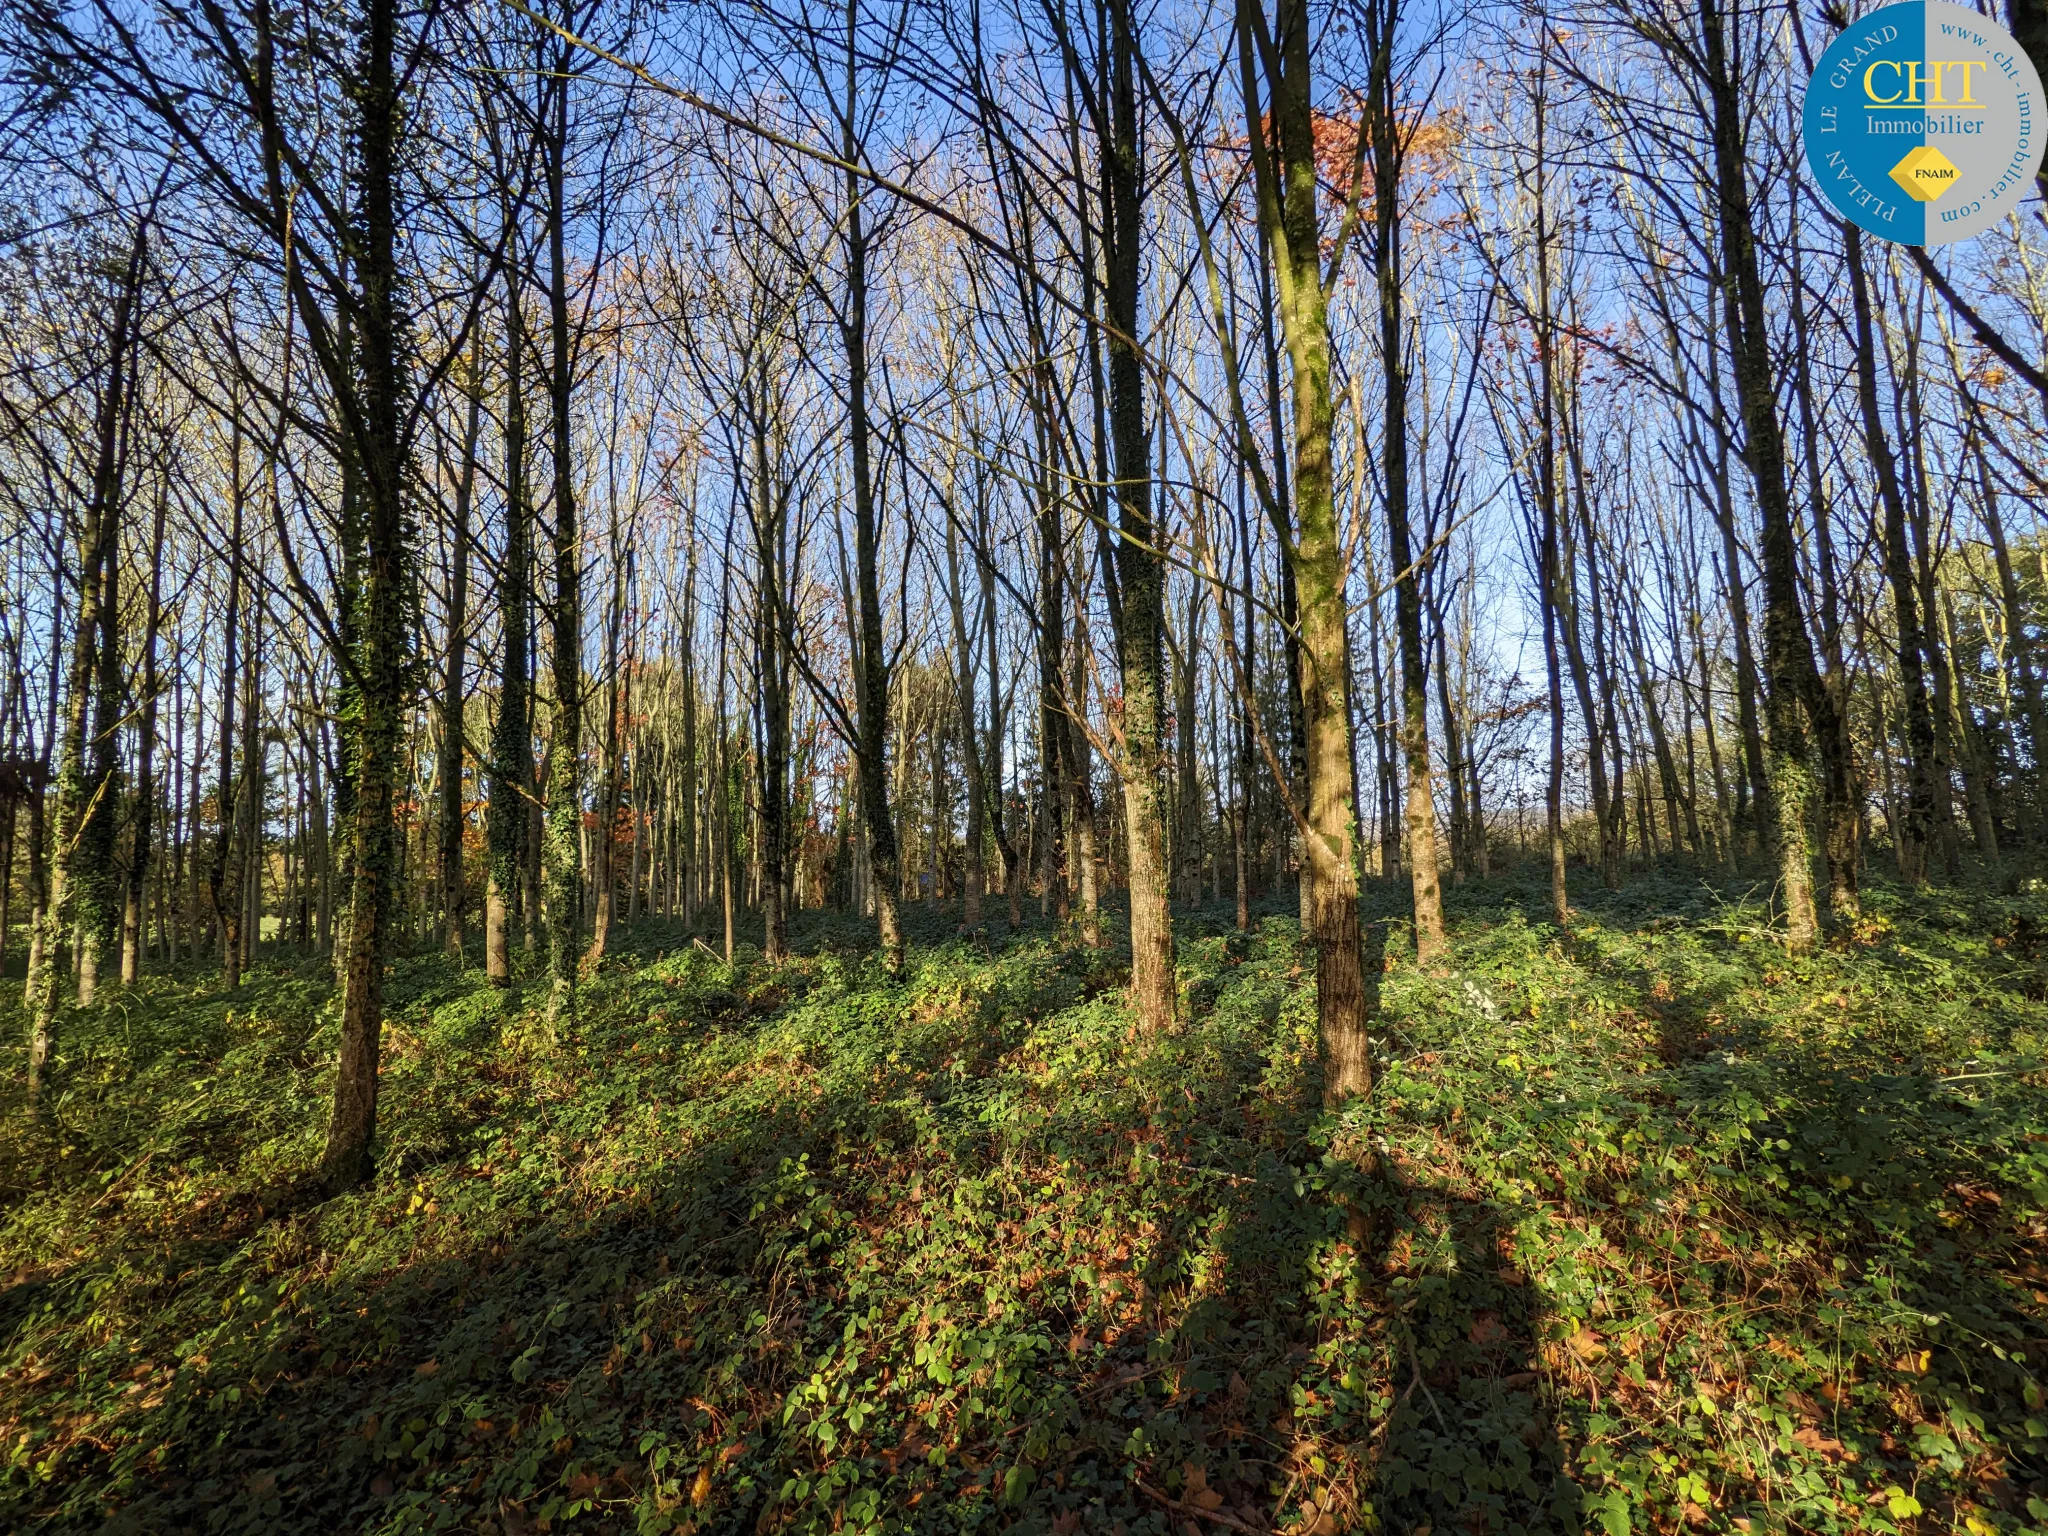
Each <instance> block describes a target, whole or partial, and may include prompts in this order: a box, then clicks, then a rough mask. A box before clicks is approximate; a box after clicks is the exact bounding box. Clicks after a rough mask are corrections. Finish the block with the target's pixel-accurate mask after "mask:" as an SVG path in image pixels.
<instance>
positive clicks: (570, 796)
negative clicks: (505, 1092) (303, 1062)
mask: <svg viewBox="0 0 2048 1536" xmlns="http://www.w3.org/2000/svg"><path fill="white" fill-rule="evenodd" d="M567 64H568V59H567V57H566V55H564V57H563V59H562V61H561V65H562V67H561V68H560V69H559V71H558V76H557V78H556V80H555V81H554V82H553V91H554V120H553V122H552V123H551V124H550V125H549V127H548V130H547V132H546V142H545V144H544V146H543V150H544V154H545V156H546V162H547V164H546V171H547V198H548V207H547V218H548V331H549V339H550V342H551V343H552V367H551V368H550V370H549V376H548V396H549V405H550V408H551V415H552V418H553V419H552V422H551V426H552V428H553V447H554V455H553V457H554V472H555V508H554V511H555V516H554V530H553V532H554V562H555V572H554V576H555V590H554V599H555V601H554V615H553V617H554V627H553V636H554V646H553V652H552V660H553V677H552V682H553V684H554V696H555V699H554V703H555V709H554V721H553V734H552V737H551V739H550V742H549V747H548V783H547V821H546V824H545V828H544V831H543V833H542V848H541V869H542V881H543V886H544V889H543V893H542V900H543V901H544V903H545V905H546V909H547V928H548V973H549V977H550V981H551V985H550V990H549V995H548V1017H549V1019H550V1020H553V1021H557V1022H559V1021H561V1020H564V1019H567V1020H568V1021H570V1022H572V1023H573V1022H574V1019H575V1012H576V965H577V960H578V958H579V955H580V949H579V944H578V940H579V939H580V938H581V936H582V932H583V868H582V839H583V571H582V562H583V546H582V537H581V535H580V534H579V532H578V530H577V523H576V469H575V462H574V459H573V456H572V448H573V443H572V432H573V427H574V423H573V422H572V420H571V418H570V404H571V398H570V395H571V390H572V388H573V385H574V377H575V375H574V363H573V358H572V355H571V354H572V351H573V347H572V342H573V338H572V336H571V335H570V320H569V272H568V231H567V228H566V225H567V222H568V205H567V201H566V195H565V190H564V187H563V175H564V161H565V160H566V158H567V156H568V148H569V145H568V141H569V73H568V69H567Z"/></svg>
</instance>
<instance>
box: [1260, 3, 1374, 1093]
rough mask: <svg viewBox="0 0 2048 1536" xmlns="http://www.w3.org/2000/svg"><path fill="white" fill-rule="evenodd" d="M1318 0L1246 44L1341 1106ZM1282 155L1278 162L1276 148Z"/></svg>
mask: <svg viewBox="0 0 2048 1536" xmlns="http://www.w3.org/2000/svg"><path fill="white" fill-rule="evenodd" d="M1309 26H1310V11H1309V6H1308V4H1307V0H1280V3H1279V5H1278V8H1277V14H1276V15H1275V18H1274V21H1273V25H1272V27H1271V29H1270V30H1268V27H1267V19H1266V16H1265V13H1264V11H1263V9H1261V7H1260V6H1258V5H1256V4H1254V3H1253V0H1239V5H1238V12H1237V32H1238V37H1237V42H1238V59H1239V68H1240V73H1241V75H1242V78H1243V87H1244V103H1245V115H1246V118H1247V119H1248V121H1250V122H1251V123H1253V124H1258V123H1260V122H1261V121H1263V120H1265V119H1266V116H1267V112H1266V111H1262V110H1261V99H1260V98H1261V94H1262V93H1261V91H1260V88H1259V78H1260V74H1261V61H1264V73H1265V76H1266V80H1267V93H1266V94H1267V101H1266V107H1267V110H1268V111H1270V114H1271V122H1272V126H1273V132H1274V139H1275V140H1277V143H1269V142H1267V140H1266V139H1265V136H1264V135H1263V134H1260V133H1257V132H1255V133H1253V135H1252V163H1253V169H1254V176H1255V180H1256V186H1257V191H1258V199H1259V228H1260V234H1261V236H1262V237H1263V239H1264V240H1265V242H1266V244H1267V245H1268V246H1269V247H1270V248H1271V250H1272V253H1273V268H1274V274H1275V287H1276V291H1277V297H1278V300H1279V309H1280V319H1281V324H1282V327H1283V329H1284V331H1285V336H1286V343H1287V354H1288V361H1289V364H1290V367H1291V369H1292V385H1293V388H1292V404H1293V408H1294V442H1293V467H1294V500H1295V509H1296V529H1297V531H1296V535H1295V539H1294V546H1293V550H1292V557H1291V560H1290V564H1291V566H1292V568H1293V571H1294V577H1295V584H1296V588H1297V593H1298V596H1299V599H1300V605H1301V610H1300V611H1301V620H1300V623H1301V658H1302V689H1301V695H1302V719H1303V728H1304V734H1305V736H1306V739H1307V754H1306V756H1307V769H1308V806H1307V814H1306V817H1305V818H1304V819H1305V822H1306V825H1305V827H1304V829H1303V838H1302V842H1303V847H1304V854H1305V863H1306V871H1305V873H1306V874H1307V876H1308V882H1309V890H1308V896H1309V914H1310V920H1311V921H1310V932H1311V934H1312V936H1313V937H1314V939H1315V942H1316V998H1317V1003H1316V1007H1317V1023H1318V1026H1319V1030H1320V1033H1321V1043H1322V1057H1323V1092H1324V1097H1325V1099H1326V1101H1327V1102H1329V1103H1332V1104H1335V1103H1339V1102H1341V1101H1342V1100H1344V1099H1346V1098H1348V1097H1350V1096H1352V1095H1354V1094H1360V1093H1365V1092H1367V1091H1369V1090H1370V1089H1371V1087H1372V1057H1371V1051H1370V1042H1369V1038H1368V1035H1367V1026H1368V1023H1369V1019H1368V1008H1369V1000H1368V993H1367V990H1366V985H1365V964H1364V959H1365V957H1364V945H1363V943H1362V934H1361V932H1360V929H1359V921H1358V861H1357V850H1356V846H1355V843H1354V828H1353V825H1352V817H1353V796H1352V782H1351V712H1350V708H1349V704H1348V700H1347V696H1346V688H1345V614H1346V603H1345V591H1344V589H1345V560H1344V546H1343V540H1342V531H1341V528H1340V526H1339V522H1338V517H1337V499H1336V485H1335V471H1334V465H1333V463H1332V458H1331V438H1332V430H1333V426H1334V421H1335V413H1334V409H1333V404H1332V396H1331V382H1330V375H1331V356H1330V328H1329V293H1328V289H1327V287H1326V279H1325V276H1324V273H1323V270H1322V243H1321V238H1320V233H1321V232H1320V230H1319V228H1318V216H1317V208H1316V195H1317V193H1316V156H1315V112H1314V105H1313V98H1312V96H1311V94H1310V89H1309V67H1310V56H1311V39H1310V36H1309ZM1276 150H1277V163H1276V154H1275V151H1276Z"/></svg>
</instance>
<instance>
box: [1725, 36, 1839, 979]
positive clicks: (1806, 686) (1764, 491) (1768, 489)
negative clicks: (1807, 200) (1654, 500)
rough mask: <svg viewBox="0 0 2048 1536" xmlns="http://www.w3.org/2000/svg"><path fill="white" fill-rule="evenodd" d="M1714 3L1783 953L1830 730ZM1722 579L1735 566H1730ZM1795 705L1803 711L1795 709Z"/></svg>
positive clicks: (1806, 901) (1803, 927)
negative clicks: (1818, 749) (1758, 535)
mask: <svg viewBox="0 0 2048 1536" xmlns="http://www.w3.org/2000/svg"><path fill="white" fill-rule="evenodd" d="M1720 3H1721V0H1701V4H1700V20H1701V30H1702V32H1703V33H1704V39H1703V41H1704V43H1705V49H1704V63H1705V67H1706V76H1707V79H1706V82H1705V83H1706V85H1707V88H1708V96H1709V99H1710V101H1711V104H1712V116H1713V121H1712V123H1711V125H1710V126H1711V130H1712V135H1713V149H1714V171H1715V182H1716V192H1717V201H1718V204H1719V207H1718V212H1719V223H1720V235H1721V251H1722V260H1723V263H1724V265H1725V267H1726V270H1727V273H1728V280H1727V282H1726V283H1725V285H1724V295H1723V297H1724V303H1725V308H1726V317H1725V320H1724V324H1725V326H1726V329H1727V333H1728V343H1729V348H1730V352H1731V354H1732V362H1733V365H1734V372H1735V388H1736V396H1737V399H1738V400H1739V401H1740V403H1741V407H1742V424H1743V435H1744V447H1745V449H1746V456H1747V458H1748V460H1749V470H1750V475H1751V478H1752V480H1753V481H1754V483H1755V488H1756V501H1757V512H1758V517H1759V520H1760V522H1761V524H1762V555H1763V558H1762V565H1763V574H1764V653H1765V664H1766V671H1767V676H1768V684H1769V686H1768V689H1767V692H1766V696H1765V709H1766V715H1767V718H1768V727H1769V744H1768V751H1769V754H1770V757H1769V774H1768V776H1769V779H1770V785H1771V795H1772V799H1773V801H1774V802H1775V810H1776V817H1775V830H1776V833H1777V855H1778V882H1779V892H1780V896H1781V899H1782V900H1783V902H1784V904H1785V943H1786V948H1787V949H1788V950H1790V951H1791V952H1793V953H1795V954H1799V953H1804V952H1805V951H1807V950H1809V949H1811V948H1812V947H1813V944H1814V941H1815V939H1816V937H1817V936H1818V933H1819V921H1818V918H1817V916H1816V914H1815V912H1814V902H1813V869H1812V861H1811V856H1810V853H1809V845H1808V840H1807V818H1808V814H1809V812H1810V811H1811V809H1812V807H1813V770H1812V768H1811V766H1810V765H1809V763H1808V761H1807V756H1808V747H1807V726H1808V724H1809V722H1810V723H1811V724H1812V725H1813V727H1814V730H1815V734H1817V735H1819V736H1822V737H1826V736H1827V735H1828V734H1829V732H1830V731H1832V730H1834V729H1835V724H1834V701H1833V700H1832V699H1831V698H1830V697H1829V696H1828V693H1827V690H1826V687H1825V685H1824V684H1823V682H1822V680H1821V675H1820V669H1819V667H1818V666H1817V665H1815V662H1814V657H1813V644H1812V641H1811V639H1810V638H1809V637H1808V635H1807V632H1806V620H1805V617H1804V615H1803V613H1802V612H1801V609H1800V602H1799V578H1798V571H1797V546H1796V543H1795V540H1794V535H1793V531H1792V508H1791V496H1790V491H1789V488H1788V485H1787V482H1786V468H1785V439H1784V431H1783V427H1782V425H1781V423H1780V422H1779V420H1778V405H1777V391H1776V387H1775V383H1774V380H1773V377H1772V370H1773V363H1772V356H1771V336H1770V331H1769V328H1768V324H1767V321H1766V318H1765V296H1764V284H1763V276H1762V271H1761V268H1760V266H1759V263H1758V258H1757V248H1756V231H1755V225H1754V221H1753V217H1752V213H1751V204H1750V189H1749V180H1748V149H1747V145H1746V143H1745V130H1744V123H1745V120H1746V119H1745V114H1744V108H1743V103H1742V100H1741V89H1742V82H1741V79H1740V77H1739V75H1738V74H1737V72H1736V70H1735V68H1734V67H1733V66H1732V65H1731V63H1730V60H1729V55H1728V38H1727V35H1726V33H1725V30H1724V22H1723V18H1722V15H1721V11H1720V9H1719V7H1720ZM1730 574H1731V578H1732V577H1733V574H1734V573H1733V572H1731V573H1730ZM1802 705H1803V706H1804V707H1803V709H1802Z"/></svg>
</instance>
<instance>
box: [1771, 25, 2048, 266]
mask: <svg viewBox="0 0 2048 1536" xmlns="http://www.w3.org/2000/svg"><path fill="white" fill-rule="evenodd" d="M1804 138H1805V141H1806V167H1807V170H1808V171H1809V172H1811V173H1812V175H1813V178H1814V181H1815V182H1816V183H1817V184H1818V185H1819V187H1820V189H1821V191H1822V192H1824V193H1826V194H1827V198H1828V201H1829V202H1831V203H1832V204H1834V206H1835V208H1836V209H1837V210H1838V211H1839V212H1840V213H1841V214H1842V216H1843V217H1844V218H1847V219H1849V220H1851V221H1852V222H1854V223H1856V224H1858V225H1860V226H1861V227H1862V228H1863V229H1865V230H1867V231H1869V232H1870V233H1871V234H1873V235H1878V236H1881V237H1882V238H1884V239H1886V240H1896V241H1898V242H1899V243H1900V244H1901V245H1947V244H1948V243H1949V242H1950V241H1953V240H1967V239H1968V238H1969V237H1970V236H1972V235H1976V234H1981V233H1983V232H1984V231H1985V230H1987V229H1989V228H1990V227H1991V226H1992V225H1993V224H1996V223H1997V222H1998V221H1999V220H2000V219H2002V218H2004V217H2005V216H2006V215H2007V214H2009V213H2011V212H2012V211H2013V209H2014V208H2016V207H2018V206H2019V203H2020V200H2021V199H2022V198H2023V197H2024V196H2025V195H2026V192H2027V188H2028V187H2029V186H2030V185H2031V184H2032V183H2033V179H2034V172H2035V170H2036V168H2037V167H2039V165H2040V164H2041V151H2042V147H2043V144H2044V141H2048V111H2044V109H2043V103H2042V99H2041V77H2040V76H2039V75H2038V74H2036V73H2035V72H2034V66H2033V63H2032V61H2031V60H2029V59H2028V58H2027V55H2026V52H2025V50H2023V49H2022V48H2021V47H2020V45H2019V44H2018V43H2017V42H2015V41H2013V38H2012V34H2010V33H2009V32H2007V31H2006V30H2005V29H2004V28H2003V27H2001V26H1999V25H1998V23H1997V22H1995V21H1992V20H1990V19H1989V18H1988V17H1986V16H1983V15H1981V14H1979V13H1978V12H1976V11H1973V10H1969V9H1967V8H1966V7H1964V6H1960V5H1951V4H1949V3H1948V0H1908V3H1906V4H1904V5H1887V6H1885V7H1883V8H1882V9H1880V10H1875V11H1872V12H1871V13H1870V14H1869V15H1867V16H1865V17H1864V18H1863V19H1862V20H1861V21H1858V22H1855V23H1854V24H1852V25H1851V26H1850V27H1849V28H1848V30H1847V31H1845V32H1843V33H1842V35H1841V36H1840V37H1837V38H1836V39H1835V40H1834V42H1833V43H1831V44H1829V46H1828V51H1827V52H1826V53H1824V54H1822V55H1821V57H1820V62H1819V63H1818V64H1816V65H1815V66H1814V69H1813V78H1812V79H1811V80H1809V81H1808V82H1807V85H1806V110H1805V114H1804Z"/></svg>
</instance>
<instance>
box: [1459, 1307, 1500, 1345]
mask: <svg viewBox="0 0 2048 1536" xmlns="http://www.w3.org/2000/svg"><path fill="white" fill-rule="evenodd" d="M1507 1336H1508V1330H1507V1328H1506V1326H1505V1325H1503V1324H1502V1322H1501V1320H1500V1318H1499V1316H1498V1315H1496V1314H1495V1313H1492V1312H1481V1313H1480V1314H1479V1315H1478V1316H1477V1317H1475V1318H1473V1319H1472V1326H1471V1327H1470V1328H1469V1329H1467V1330H1466V1333H1465V1337H1466V1338H1467V1339H1468V1340H1470V1341H1471V1343H1472V1347H1473V1348H1475V1349H1492V1348H1494V1347H1495V1346H1497V1345H1499V1344H1502V1343H1504V1342H1506V1340H1507Z"/></svg>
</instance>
